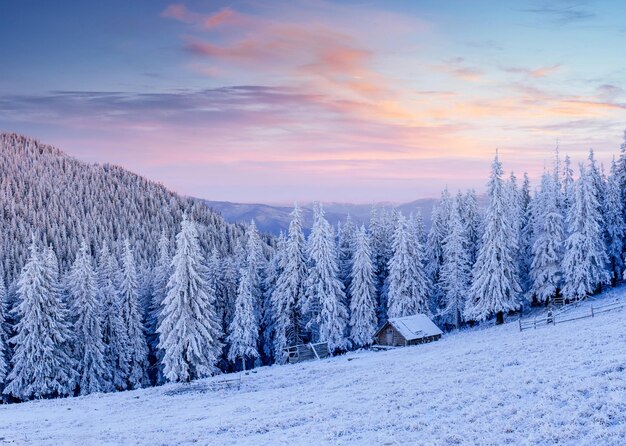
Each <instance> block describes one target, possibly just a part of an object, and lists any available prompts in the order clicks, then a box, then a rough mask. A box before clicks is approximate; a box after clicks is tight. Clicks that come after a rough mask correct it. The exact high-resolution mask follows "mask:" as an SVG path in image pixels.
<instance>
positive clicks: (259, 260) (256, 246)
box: [245, 220, 267, 317]
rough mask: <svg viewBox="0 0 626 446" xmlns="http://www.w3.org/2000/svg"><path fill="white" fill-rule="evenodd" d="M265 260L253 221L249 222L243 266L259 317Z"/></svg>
mask: <svg viewBox="0 0 626 446" xmlns="http://www.w3.org/2000/svg"><path fill="white" fill-rule="evenodd" d="M266 263H267V260H266V258H265V254H264V253H263V247H262V241H261V238H260V237H259V231H258V230H257V228H256V223H255V222H254V220H252V221H251V222H250V225H249V226H248V230H247V240H246V247H245V265H246V266H247V268H248V277H249V280H250V287H251V292H252V296H253V308H254V310H255V312H256V314H257V317H258V316H259V311H260V309H259V305H260V304H261V299H262V296H263V286H264V274H265V264H266Z"/></svg>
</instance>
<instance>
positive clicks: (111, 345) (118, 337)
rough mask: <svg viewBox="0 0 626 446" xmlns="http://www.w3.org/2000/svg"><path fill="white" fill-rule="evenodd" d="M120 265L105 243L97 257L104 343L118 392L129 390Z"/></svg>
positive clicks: (108, 368)
mask: <svg viewBox="0 0 626 446" xmlns="http://www.w3.org/2000/svg"><path fill="white" fill-rule="evenodd" d="M119 274H120V272H119V265H118V263H117V261H116V260H115V258H114V257H113V255H112V254H111V251H109V248H108V245H107V244H106V243H105V244H104V245H103V246H102V248H101V249H100V252H99V254H98V270H97V284H98V301H99V302H100V303H101V306H102V323H101V325H102V340H103V342H104V346H105V348H104V361H105V363H106V366H107V370H109V372H110V373H111V383H112V385H113V387H115V388H116V389H118V390H124V389H126V388H127V382H126V359H125V352H126V345H127V344H128V339H127V333H126V330H125V329H124V323H123V320H122V313H121V301H120V295H119V292H118V279H119Z"/></svg>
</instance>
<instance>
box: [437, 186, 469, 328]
mask: <svg viewBox="0 0 626 446" xmlns="http://www.w3.org/2000/svg"><path fill="white" fill-rule="evenodd" d="M460 200H461V198H460V197H457V198H456V199H455V200H453V203H452V210H451V213H450V222H449V231H448V235H447V237H446V238H445V239H444V242H443V250H444V263H443V266H442V267H441V275H440V277H441V286H442V290H443V292H444V303H445V307H444V308H443V311H442V315H443V316H444V317H447V318H449V320H451V322H452V324H454V326H455V327H456V328H459V327H460V326H461V322H462V315H463V312H464V310H465V301H466V299H467V295H468V292H469V288H470V280H471V265H470V254H469V249H468V248H469V242H468V239H467V233H466V232H465V227H464V225H463V222H462V221H461V215H460Z"/></svg>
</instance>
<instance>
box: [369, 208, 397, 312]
mask: <svg viewBox="0 0 626 446" xmlns="http://www.w3.org/2000/svg"><path fill="white" fill-rule="evenodd" d="M390 229H393V227H391V226H390V225H389V222H388V219H387V218H386V213H385V212H384V209H376V208H375V207H372V211H371V215H370V225H369V235H370V247H371V249H372V258H373V261H374V275H375V278H376V280H375V286H376V305H377V313H378V321H379V323H380V324H382V323H384V322H385V321H386V320H387V290H386V285H385V284H386V283H387V276H388V275H389V260H390V259H391V256H392V249H391V237H390V235H389V230H390Z"/></svg>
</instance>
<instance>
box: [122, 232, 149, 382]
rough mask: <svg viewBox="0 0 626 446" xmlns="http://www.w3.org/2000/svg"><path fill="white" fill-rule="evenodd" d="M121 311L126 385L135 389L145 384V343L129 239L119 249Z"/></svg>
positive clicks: (146, 364)
mask: <svg viewBox="0 0 626 446" xmlns="http://www.w3.org/2000/svg"><path fill="white" fill-rule="evenodd" d="M119 297H120V313H121V317H122V325H123V330H124V333H125V336H124V337H125V338H126V339H125V341H126V344H125V345H123V348H124V360H125V362H126V366H125V367H124V368H123V370H124V372H125V381H126V382H127V384H128V388H130V389H137V388H139V387H142V386H143V385H145V384H146V381H147V374H146V373H147V366H148V344H147V340H146V335H145V332H144V327H143V324H142V320H141V319H142V318H141V310H140V308H139V282H138V279H137V267H136V265H135V258H134V255H133V250H132V248H131V246H130V241H129V240H128V239H126V240H124V246H123V250H122V270H121V277H120V284H119Z"/></svg>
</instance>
